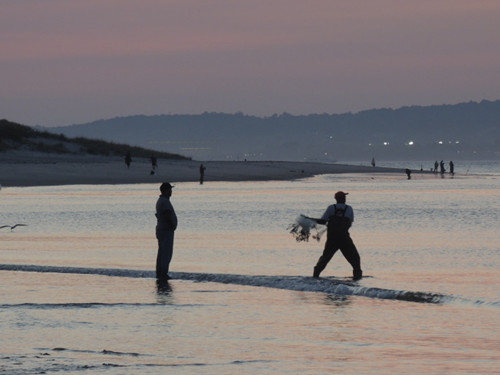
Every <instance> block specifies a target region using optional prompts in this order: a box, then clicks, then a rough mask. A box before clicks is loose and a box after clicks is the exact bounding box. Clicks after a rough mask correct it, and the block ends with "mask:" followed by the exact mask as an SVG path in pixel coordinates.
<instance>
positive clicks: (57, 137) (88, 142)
mask: <svg viewBox="0 0 500 375" xmlns="http://www.w3.org/2000/svg"><path fill="white" fill-rule="evenodd" d="M21 148H22V149H24V150H30V151H37V152H45V153H57V154H65V153H68V154H91V155H105V156H112V155H118V156H121V155H124V154H126V153H127V152H131V153H132V154H133V155H134V156H136V157H149V156H150V155H151V153H152V150H148V149H145V148H142V147H138V146H130V145H127V144H119V143H114V142H106V141H103V140H96V139H89V138H84V137H77V138H69V137H67V136H66V135H63V134H54V133H51V132H48V131H40V130H37V129H33V128H31V127H29V126H25V125H21V124H17V123H14V122H11V121H8V120H5V119H3V120H0V152H2V151H8V150H17V149H21ZM154 152H155V155H156V156H157V157H160V158H164V159H188V158H186V157H184V156H181V155H177V154H173V153H168V152H157V151H154Z"/></svg>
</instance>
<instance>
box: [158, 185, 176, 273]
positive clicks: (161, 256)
mask: <svg viewBox="0 0 500 375" xmlns="http://www.w3.org/2000/svg"><path fill="white" fill-rule="evenodd" d="M172 188H173V186H172V185H170V183H168V182H164V183H163V184H161V185H160V192H161V195H160V197H159V198H158V200H157V201H156V220H157V224H156V238H157V240H158V255H157V256H156V278H157V279H158V281H167V280H169V279H170V276H169V275H168V270H169V267H170V261H171V260H172V254H173V252H174V231H175V230H176V229H177V215H176V214H175V210H174V207H173V206H172V203H170V197H171V196H172Z"/></svg>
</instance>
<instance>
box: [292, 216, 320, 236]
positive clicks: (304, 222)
mask: <svg viewBox="0 0 500 375" xmlns="http://www.w3.org/2000/svg"><path fill="white" fill-rule="evenodd" d="M288 230H289V231H290V233H291V234H292V235H293V236H294V237H295V240H296V241H297V242H301V241H309V237H312V238H314V239H315V240H316V241H319V240H320V239H321V236H322V235H323V233H325V232H326V228H324V229H320V230H318V227H317V223H316V221H314V220H312V219H310V218H308V217H307V216H305V215H299V216H297V218H296V219H295V222H294V223H292V224H290V225H289V226H288ZM311 230H314V233H313V234H311Z"/></svg>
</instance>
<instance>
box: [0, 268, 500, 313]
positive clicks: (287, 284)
mask: <svg viewBox="0 0 500 375" xmlns="http://www.w3.org/2000/svg"><path fill="white" fill-rule="evenodd" d="M0 271H22V272H47V273H74V274H86V275H101V276H114V277H131V278H155V272H154V271H144V270H130V269H117V268H84V267H58V266H38V265H18V264H0ZM171 276H172V278H173V279H177V280H190V281H194V282H214V283H222V284H236V285H247V286H255V287H266V288H274V289H285V290H294V291H303V292H321V293H328V294H336V295H344V296H362V297H369V298H378V299H389V300H400V301H410V302H419V303H435V304H439V303H445V302H449V301H453V300H454V299H455V297H454V296H451V295H445V294H440V293H429V292H415V291H407V290H394V289H383V288H375V287H369V286H363V285H361V284H360V283H358V282H354V281H349V280H345V279H332V278H320V279H315V278H313V277H307V276H259V275H236V274H214V273H192V272H191V273H190V272H172V273H171ZM495 303H496V302H495ZM475 304H476V305H481V304H490V305H491V303H489V302H482V301H475Z"/></svg>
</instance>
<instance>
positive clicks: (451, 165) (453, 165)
mask: <svg viewBox="0 0 500 375" xmlns="http://www.w3.org/2000/svg"><path fill="white" fill-rule="evenodd" d="M450 174H451V175H452V176H454V175H455V164H453V161H452V160H450Z"/></svg>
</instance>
